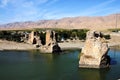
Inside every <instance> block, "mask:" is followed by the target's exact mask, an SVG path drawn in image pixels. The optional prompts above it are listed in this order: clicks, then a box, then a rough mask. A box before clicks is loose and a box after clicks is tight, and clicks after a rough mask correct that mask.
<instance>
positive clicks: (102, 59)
mask: <svg viewBox="0 0 120 80" xmlns="http://www.w3.org/2000/svg"><path fill="white" fill-rule="evenodd" d="M108 50H109V48H108V44H107V43H106V41H105V39H104V38H103V36H102V33H101V32H97V31H89V32H87V37H86V41H85V45H84V47H83V48H82V51H81V53H82V54H81V56H80V61H79V67H84V68H105V67H109V64H110V57H109V56H108V55H107V53H108Z"/></svg>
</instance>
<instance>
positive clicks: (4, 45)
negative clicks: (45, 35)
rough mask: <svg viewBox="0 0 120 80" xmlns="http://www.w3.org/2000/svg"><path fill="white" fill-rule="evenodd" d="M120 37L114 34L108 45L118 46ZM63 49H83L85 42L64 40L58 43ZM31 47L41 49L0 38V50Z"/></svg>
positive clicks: (28, 48)
mask: <svg viewBox="0 0 120 80" xmlns="http://www.w3.org/2000/svg"><path fill="white" fill-rule="evenodd" d="M119 38H120V37H115V36H112V38H111V39H110V40H108V41H107V42H108V46H109V47H111V46H117V45H120V39H119ZM58 44H59V46H60V47H61V49H62V50H64V49H81V48H82V47H83V46H84V42H83V41H80V40H77V41H70V42H62V43H58ZM30 49H39V48H36V47H35V46H34V45H32V44H27V43H17V42H13V41H6V40H0V50H30Z"/></svg>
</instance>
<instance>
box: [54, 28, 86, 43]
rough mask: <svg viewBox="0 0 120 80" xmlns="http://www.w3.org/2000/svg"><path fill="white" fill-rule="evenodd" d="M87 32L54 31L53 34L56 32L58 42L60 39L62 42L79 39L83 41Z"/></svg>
mask: <svg viewBox="0 0 120 80" xmlns="http://www.w3.org/2000/svg"><path fill="white" fill-rule="evenodd" d="M87 31H88V30H87V29H72V30H63V29H61V30H55V32H57V35H58V41H59V40H61V39H62V38H63V39H64V40H66V39H71V40H72V39H76V38H78V39H80V40H85V38H86V32H87Z"/></svg>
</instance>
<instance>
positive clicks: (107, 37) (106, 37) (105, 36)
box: [103, 34, 111, 39]
mask: <svg viewBox="0 0 120 80" xmlns="http://www.w3.org/2000/svg"><path fill="white" fill-rule="evenodd" d="M103 37H104V38H105V39H111V37H110V35H109V34H107V35H103Z"/></svg>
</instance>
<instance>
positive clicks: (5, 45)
mask: <svg viewBox="0 0 120 80" xmlns="http://www.w3.org/2000/svg"><path fill="white" fill-rule="evenodd" d="M58 44H59V46H60V47H61V49H62V50H64V49H73V48H77V49H80V48H82V47H83V45H84V42H81V41H73V42H62V43H58ZM29 49H39V48H36V47H35V46H34V45H32V44H27V43H17V42H13V41H6V40H0V50H29Z"/></svg>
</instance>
